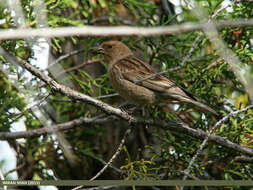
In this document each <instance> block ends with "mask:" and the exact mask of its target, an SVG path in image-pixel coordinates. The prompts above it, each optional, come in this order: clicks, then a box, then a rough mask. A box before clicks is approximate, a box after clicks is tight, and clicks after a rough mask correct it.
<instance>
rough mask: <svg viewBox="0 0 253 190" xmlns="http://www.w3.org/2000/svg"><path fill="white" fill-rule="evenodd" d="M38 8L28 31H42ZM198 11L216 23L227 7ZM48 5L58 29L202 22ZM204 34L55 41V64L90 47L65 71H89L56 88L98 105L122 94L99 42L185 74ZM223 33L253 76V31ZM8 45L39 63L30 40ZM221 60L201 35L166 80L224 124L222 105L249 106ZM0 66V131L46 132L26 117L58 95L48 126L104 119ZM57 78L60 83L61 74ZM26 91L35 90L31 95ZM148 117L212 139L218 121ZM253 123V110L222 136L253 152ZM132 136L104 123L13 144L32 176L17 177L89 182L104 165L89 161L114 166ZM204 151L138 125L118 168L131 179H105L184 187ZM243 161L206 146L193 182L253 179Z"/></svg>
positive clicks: (155, 5) (187, 108)
mask: <svg viewBox="0 0 253 190" xmlns="http://www.w3.org/2000/svg"><path fill="white" fill-rule="evenodd" d="M36 2H37V1H30V0H22V6H23V11H24V17H25V19H26V22H27V26H25V27H40V26H39V23H36V22H37V21H36V16H35V12H34V3H36ZM196 2H197V3H198V4H199V5H201V6H202V7H204V9H205V10H206V11H207V13H208V15H212V14H213V13H214V12H215V11H217V10H218V9H219V8H220V7H221V6H222V3H223V1H221V0H215V1H211V0H209V1H196ZM45 5H46V10H41V11H44V12H46V14H47V17H48V18H47V19H48V25H49V26H50V27H60V26H85V25H105V26H111V25H114V26H120V25H124V23H126V21H127V23H130V24H131V25H137V26H164V25H169V24H171V23H173V24H179V23H181V22H188V21H189V22H193V21H197V19H196V18H195V17H194V16H193V14H192V13H191V10H190V9H189V7H188V6H187V5H184V4H183V5H182V11H183V12H182V14H180V15H175V16H173V17H170V16H168V15H166V14H165V13H164V11H163V9H162V4H161V1H151V0H150V1H137V0H129V1H125V0H124V1H123V0H122V1H117V0H112V1H105V0H97V1H95V0H80V1H74V0H62V1H55V0H46V1H45ZM252 8H253V5H252V3H249V2H248V3H247V2H241V3H236V4H234V5H233V6H232V11H229V10H223V11H222V12H221V13H219V14H218V16H217V17H216V18H215V19H214V20H220V19H226V20H234V19H239V18H252V16H253V15H252ZM179 16H182V17H183V20H178V19H177V18H178V17H179ZM0 18H1V19H0V28H1V29H7V28H17V27H18V25H17V22H16V21H15V19H14V18H13V15H12V10H11V9H10V8H9V7H7V6H6V5H3V4H1V3H0ZM199 33H200V31H193V32H188V33H182V34H178V35H168V36H158V37H145V38H144V37H122V38H119V37H111V38H109V37H96V38H95V37H94V38H92V37H80V36H72V37H68V38H63V37H62V38H53V39H52V40H51V43H50V47H51V54H52V56H53V57H55V58H58V57H60V56H62V55H65V54H67V53H69V52H71V51H74V50H78V49H81V48H85V51H84V52H82V53H79V54H77V55H73V56H69V57H67V58H66V59H63V60H61V61H60V62H59V63H57V64H59V65H61V66H62V67H63V68H64V69H66V70H67V69H69V68H72V67H74V66H77V65H79V64H83V63H87V64H86V65H85V66H84V67H83V68H81V69H78V70H73V71H71V72H70V73H67V74H66V75H65V78H64V79H63V78H61V77H58V80H59V82H61V83H65V82H66V81H71V85H72V88H75V89H76V90H78V91H80V92H82V93H84V94H87V95H89V96H92V97H97V96H102V95H109V94H112V93H115V91H114V89H112V87H111V85H110V83H109V79H108V75H107V74H106V69H107V68H106V67H107V65H105V64H104V62H103V60H102V57H101V56H100V55H96V54H93V53H92V50H93V48H94V47H97V46H98V45H99V44H100V43H101V42H103V41H106V40H109V39H114V40H121V41H122V42H124V43H125V44H127V45H128V46H129V47H130V48H131V49H132V50H133V51H134V52H135V54H136V55H137V56H138V57H140V58H142V59H143V60H145V61H146V62H149V63H150V64H151V65H152V66H154V67H155V68H158V70H166V69H170V68H175V67H178V66H180V65H181V63H182V61H183V59H184V58H185V56H186V55H187V54H188V52H189V50H190V49H191V47H192V44H193V42H194V40H195V38H196V37H197V36H198V35H199ZM219 34H220V36H221V37H222V39H223V40H224V41H225V42H226V44H227V45H228V47H229V48H230V49H232V50H233V52H234V53H236V55H237V56H238V57H239V59H240V60H241V62H242V63H243V64H244V68H245V69H246V70H249V71H250V72H252V71H253V70H252V66H251V65H252V63H253V54H252V52H253V49H252V36H253V29H252V27H251V28H250V27H244V28H225V29H222V30H219ZM34 44H37V45H40V43H39V42H38V41H36V39H34V41H33V45H34ZM0 46H1V47H2V48H4V49H5V50H6V51H7V52H9V53H12V54H13V55H15V56H17V57H20V58H22V59H24V60H26V61H28V62H30V63H32V64H34V59H36V56H35V55H34V49H33V46H31V43H30V42H29V40H27V39H23V40H22V39H19V40H4V41H0ZM96 59H99V60H100V61H98V62H94V63H91V64H88V63H89V61H91V60H96ZM218 59H219V55H218V54H217V52H216V51H215V50H214V49H213V47H212V45H211V44H210V42H209V41H208V40H207V38H206V37H205V35H202V37H201V39H200V40H199V42H198V43H197V45H196V47H195V51H194V52H193V53H192V56H191V57H190V59H188V60H187V62H186V63H185V65H184V66H183V67H182V68H180V69H179V70H177V71H174V72H168V73H167V74H166V75H167V76H168V77H169V78H171V79H173V80H174V81H176V82H177V83H178V84H179V85H181V86H182V87H184V88H186V89H187V90H188V91H190V92H192V93H193V94H195V95H196V96H197V97H198V98H199V99H201V101H202V102H206V103H207V104H209V105H210V106H212V107H214V108H215V109H217V110H220V114H221V115H223V116H225V115H227V114H228V113H227V111H223V110H222V107H223V106H226V108H227V110H230V111H233V110H236V109H242V108H245V107H246V106H247V105H249V104H251V102H250V99H249V97H248V95H247V93H246V91H245V89H244V87H243V86H242V84H241V83H240V82H239V81H238V80H237V78H236V77H235V75H234V74H233V72H232V71H231V69H230V67H229V65H228V64H227V63H226V62H224V61H223V60H221V61H218V62H216V61H217V60H218ZM32 60H33V61H32ZM0 62H1V71H0V105H1V106H0V131H1V132H7V131H11V128H12V125H13V123H17V122H22V121H21V120H20V118H23V120H24V121H25V122H24V123H25V126H26V128H27V130H30V129H38V128H41V127H43V126H44V125H45V123H43V121H42V120H41V118H40V116H38V115H36V114H35V113H34V112H31V111H30V110H26V111H25V107H26V108H27V107H29V106H28V104H29V102H27V101H26V100H27V97H28V96H29V95H34V94H35V95H36V97H39V99H41V97H43V96H44V95H45V94H46V93H45V91H46V92H50V93H51V96H50V97H49V98H47V102H48V103H47V105H42V106H40V110H42V113H43V114H44V116H45V118H46V120H47V121H49V120H50V121H51V122H46V125H53V124H58V123H63V122H67V121H71V120H73V119H76V118H80V117H82V116H84V115H85V116H87V117H90V118H91V117H94V116H97V115H99V114H101V110H99V109H97V108H96V107H94V106H91V105H88V104H85V103H82V102H77V101H73V100H70V99H69V98H68V97H66V96H63V95H61V94H59V93H55V92H51V91H50V89H48V88H47V87H41V82H40V81H39V80H38V79H34V78H33V80H32V81H30V79H29V78H26V77H24V76H25V75H23V74H22V73H23V72H25V71H23V70H21V69H18V68H17V67H16V66H15V67H14V66H11V64H10V63H8V61H6V59H5V58H4V56H1V57H0ZM39 64H40V60H37V62H36V67H38V68H40V65H39ZM55 68H56V67H55ZM7 69H8V71H9V72H8V73H7V72H6V70H7ZM52 69H54V67H52ZM11 76H16V77H17V80H16V81H18V83H15V82H13V80H12V77H11ZM52 76H53V77H56V76H54V75H53V74H52ZM66 76H67V77H66ZM56 78H57V77H56ZM25 84H26V85H25ZM27 84H29V85H27ZM17 86H19V87H20V86H24V90H22V92H20V88H16V87H17ZM27 86H31V87H32V88H27ZM34 91H35V92H34ZM32 100H34V99H32ZM102 100H103V101H104V102H106V103H108V104H111V105H113V106H120V105H121V104H122V102H124V101H123V100H122V99H121V98H120V97H118V96H116V97H110V98H106V99H102ZM17 111H18V112H23V114H22V117H17ZM138 114H139V113H138ZM142 116H144V117H147V118H148V117H154V118H160V119H163V120H165V121H169V120H177V121H179V118H180V116H182V117H181V118H183V119H184V121H185V122H187V123H188V124H189V126H190V127H192V128H196V129H202V130H204V131H208V130H209V129H210V128H211V127H212V126H213V125H214V124H215V123H216V122H217V119H215V118H214V117H213V116H212V114H209V113H206V112H205V113H203V112H202V111H201V110H197V108H196V107H193V106H192V105H180V106H177V109H176V112H175V113H171V111H170V110H168V109H167V108H163V107H154V106H150V107H146V108H145V111H144V113H142ZM252 117H253V112H252V110H248V111H247V112H244V113H241V114H239V115H236V116H235V117H233V118H232V117H231V118H230V119H229V121H227V122H225V123H224V124H222V126H220V127H219V128H218V129H217V130H216V131H215V133H214V134H215V135H219V136H222V137H225V138H227V139H229V140H231V141H232V142H235V143H238V144H240V145H242V146H245V147H248V148H253V143H252V138H253V136H252V134H253V121H252ZM127 127H128V124H127V123H126V122H124V121H121V120H118V121H115V122H109V123H104V124H92V123H91V124H85V125H84V124H83V125H80V126H79V127H77V128H74V129H72V130H69V131H67V132H63V133H60V134H58V133H56V134H54V135H43V136H41V137H39V138H37V137H36V138H28V139H26V140H25V142H24V145H22V146H20V145H19V142H18V141H15V143H14V144H13V143H12V147H13V148H14V149H15V151H16V152H17V154H21V155H22V157H23V160H24V162H25V163H26V165H25V167H26V168H24V170H22V171H21V170H19V171H18V174H19V176H20V177H21V176H22V177H24V179H55V178H56V179H89V178H91V177H92V176H94V175H95V174H96V173H97V172H98V170H99V168H101V164H100V163H99V162H97V161H96V160H95V159H93V158H92V157H89V156H87V154H84V153H89V154H91V155H95V156H96V157H97V158H101V159H103V160H105V161H107V160H109V158H110V157H111V155H112V154H113V153H114V152H115V149H116V148H115V147H117V146H118V144H119V142H120V139H121V138H122V136H123V135H122V134H123V133H124V131H125V130H126V128H127ZM62 139H64V142H65V141H66V142H67V144H66V145H67V146H68V147H71V148H70V150H68V148H66V147H65V148H64V147H62V144H61V143H62V141H63V140H62ZM201 142H202V141H201V140H199V139H196V138H194V137H190V136H187V135H185V134H182V133H179V132H175V131H170V130H166V129H158V128H155V127H154V126H138V127H136V129H134V131H133V132H132V133H131V135H130V137H129V138H128V139H127V144H126V147H125V148H124V152H125V154H121V156H120V158H119V159H118V160H116V163H114V164H115V165H116V166H117V167H119V168H121V170H122V171H123V174H124V175H117V174H115V173H114V172H113V171H112V170H111V169H108V170H107V171H106V173H105V174H103V175H102V176H101V177H100V179H126V180H129V179H147V180H148V179H182V176H183V174H182V171H183V170H184V169H186V168H187V166H188V164H189V161H190V159H191V158H192V156H193V155H194V154H195V152H196V151H197V150H198V148H199V145H200V144H201ZM66 149H67V150H66ZM138 150H141V151H138ZM68 151H70V153H68ZM69 154H70V155H69ZM240 155H241V154H240V153H239V152H236V151H231V150H229V149H227V148H225V147H222V146H221V145H218V144H213V143H208V144H207V146H206V147H205V149H204V151H202V153H201V155H200V156H199V157H198V158H197V160H196V161H195V164H194V166H193V168H192V169H191V175H192V176H195V177H197V178H200V179H219V180H220V179H229V180H232V179H245V180H246V179H252V177H253V167H252V164H247V163H245V164H244V163H238V162H236V161H235V157H236V156H240ZM17 159H18V161H19V162H21V161H22V160H21V157H18V158H17ZM28 167H30V170H29V173H26V172H24V171H26V169H27V168H28Z"/></svg>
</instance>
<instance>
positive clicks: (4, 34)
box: [0, 19, 253, 40]
mask: <svg viewBox="0 0 253 190" xmlns="http://www.w3.org/2000/svg"><path fill="white" fill-rule="evenodd" d="M208 24H209V23H185V24H180V25H170V26H159V27H133V26H132V27H130V26H82V27H59V28H38V29H2V30H0V40H8V39H9V40H10V39H20V38H31V37H45V38H53V37H68V36H161V35H171V34H178V33H182V32H190V31H194V30H202V29H204V28H206V27H207V25H208ZM214 26H215V27H217V28H226V27H246V26H253V19H249V20H233V21H224V20H223V21H218V22H215V23H214Z"/></svg>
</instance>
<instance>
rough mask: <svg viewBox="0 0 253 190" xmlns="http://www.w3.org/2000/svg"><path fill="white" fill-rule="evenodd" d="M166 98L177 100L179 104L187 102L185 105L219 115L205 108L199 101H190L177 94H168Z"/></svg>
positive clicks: (207, 107)
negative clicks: (191, 105) (192, 105)
mask: <svg viewBox="0 0 253 190" xmlns="http://www.w3.org/2000/svg"><path fill="white" fill-rule="evenodd" d="M168 96H169V97H171V98H173V99H176V100H179V101H181V102H187V103H191V104H194V105H196V106H198V107H200V108H203V109H204V110H206V111H209V112H211V113H213V114H215V115H217V116H218V115H219V114H218V113H217V112H216V111H215V110H214V109H212V108H210V107H209V106H207V105H205V104H203V103H201V102H199V101H196V100H193V99H190V98H187V97H184V96H181V95H178V94H169V95H168Z"/></svg>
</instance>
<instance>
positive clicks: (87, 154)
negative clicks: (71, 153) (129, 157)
mask: <svg viewBox="0 0 253 190" xmlns="http://www.w3.org/2000/svg"><path fill="white" fill-rule="evenodd" d="M76 151H78V152H80V153H81V154H83V155H85V156H87V157H90V158H92V159H94V160H96V161H98V162H100V163H102V164H103V165H106V162H105V161H104V160H102V159H100V158H98V157H96V156H94V155H92V154H90V153H88V152H84V151H79V150H76ZM108 167H109V168H111V169H113V170H114V171H115V172H117V173H118V174H122V170H121V169H119V168H116V167H115V166H113V165H112V164H110V165H109V166H108Z"/></svg>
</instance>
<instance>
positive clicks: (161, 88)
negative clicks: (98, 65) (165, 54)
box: [117, 55, 197, 100]
mask: <svg viewBox="0 0 253 190" xmlns="http://www.w3.org/2000/svg"><path fill="white" fill-rule="evenodd" d="M117 65H121V66H119V68H120V70H121V75H122V77H123V78H125V79H126V80H129V81H131V82H133V83H138V85H141V86H143V87H146V88H149V89H151V90H154V91H157V92H160V93H164V92H169V93H174V94H177V95H181V96H184V97H185V98H190V99H193V100H197V99H196V98H195V96H194V95H192V94H191V93H189V92H187V91H186V90H184V89H183V88H182V87H180V86H179V85H177V84H176V83H175V82H173V81H172V80H170V79H168V78H167V77H165V76H163V75H156V76H154V77H152V78H148V77H149V76H150V75H153V74H155V73H156V72H155V70H154V69H153V68H152V67H151V66H150V65H148V64H147V63H145V62H143V61H141V60H139V59H138V58H136V57H135V56H134V55H130V56H128V57H126V58H124V59H122V60H120V61H118V63H117Z"/></svg>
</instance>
